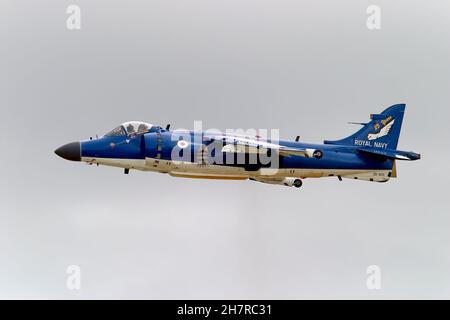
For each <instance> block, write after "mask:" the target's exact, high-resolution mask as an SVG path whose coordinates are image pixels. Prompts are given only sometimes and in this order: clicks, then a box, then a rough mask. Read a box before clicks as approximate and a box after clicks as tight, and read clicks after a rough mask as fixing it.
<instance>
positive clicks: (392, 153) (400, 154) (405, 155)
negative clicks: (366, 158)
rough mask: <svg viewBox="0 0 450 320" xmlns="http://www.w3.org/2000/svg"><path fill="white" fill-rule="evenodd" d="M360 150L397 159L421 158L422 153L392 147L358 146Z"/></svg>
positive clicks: (364, 152) (367, 153)
mask: <svg viewBox="0 0 450 320" xmlns="http://www.w3.org/2000/svg"><path fill="white" fill-rule="evenodd" d="M356 150H358V152H360V153H363V154H366V155H373V156H379V157H386V158H390V159H396V160H418V159H420V154H418V153H415V152H412V151H400V150H391V149H381V148H357V149H356Z"/></svg>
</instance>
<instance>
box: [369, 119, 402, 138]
mask: <svg viewBox="0 0 450 320" xmlns="http://www.w3.org/2000/svg"><path fill="white" fill-rule="evenodd" d="M394 121H395V119H393V120H392V121H391V122H389V123H388V124H387V125H385V126H384V127H383V128H381V129H380V131H379V132H377V133H369V134H368V135H367V139H369V140H375V139H378V138H381V137H384V136H386V135H387V134H388V133H389V131H391V128H392V125H393V124H394Z"/></svg>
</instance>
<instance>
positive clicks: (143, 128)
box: [138, 123, 148, 133]
mask: <svg viewBox="0 0 450 320" xmlns="http://www.w3.org/2000/svg"><path fill="white" fill-rule="evenodd" d="M147 131H148V126H147V125H146V124H145V123H141V124H140V125H139V127H138V133H143V132H147Z"/></svg>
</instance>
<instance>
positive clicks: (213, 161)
mask: <svg viewBox="0 0 450 320" xmlns="http://www.w3.org/2000/svg"><path fill="white" fill-rule="evenodd" d="M404 112H405V104H396V105H393V106H391V107H389V108H387V109H386V110H384V111H383V112H381V113H379V114H371V115H370V121H369V122H367V123H358V124H360V125H362V128H360V129H359V130H358V131H356V132H355V133H354V134H352V135H350V136H348V137H346V138H343V139H340V140H325V141H324V142H323V144H314V143H305V142H301V141H299V137H297V138H296V139H295V140H292V141H291V140H279V141H276V140H274V139H269V138H267V137H265V138H262V137H260V136H248V135H237V134H225V133H220V132H216V131H214V132H208V131H191V130H173V131H172V130H170V125H167V126H166V127H165V128H163V127H160V126H156V125H151V124H149V123H146V122H139V121H130V122H125V123H123V124H121V125H119V126H118V127H116V128H114V129H113V130H111V131H110V132H108V133H106V134H105V135H103V136H102V137H99V138H97V139H92V138H91V139H89V140H85V141H81V142H72V143H68V144H65V145H63V146H61V147H59V148H58V149H56V150H55V153H56V154H57V155H59V156H60V157H62V158H64V159H67V160H72V161H83V162H86V163H88V164H97V165H106V166H114V167H120V168H123V169H124V173H125V174H128V173H129V171H130V169H136V170H142V171H153V172H160V173H168V174H169V175H171V176H174V177H185V178H204V179H232V180H248V179H249V180H254V181H258V182H264V183H270V184H279V185H285V186H291V187H292V186H294V187H297V188H299V187H301V186H302V180H303V179H305V178H322V177H337V178H338V179H339V180H342V178H348V179H357V180H365V181H374V182H386V181H388V180H389V179H390V178H396V177H397V171H396V161H397V160H418V159H420V154H417V153H415V152H412V151H401V150H397V144H398V139H399V135H400V129H401V126H402V121H403V115H404Z"/></svg>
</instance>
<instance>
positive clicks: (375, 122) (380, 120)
mask: <svg viewBox="0 0 450 320" xmlns="http://www.w3.org/2000/svg"><path fill="white" fill-rule="evenodd" d="M405 107H406V106H405V104H396V105H393V106H391V107H389V108H387V109H386V110H384V111H383V112H382V113H380V114H371V115H370V119H371V121H370V122H369V123H366V124H364V126H363V127H362V128H361V129H360V130H358V131H357V132H355V133H354V134H352V135H351V136H349V137H347V138H344V139H341V140H335V141H329V140H325V141H324V143H325V144H336V145H351V146H361V147H374V148H383V149H392V150H395V149H397V144H398V138H399V136H400V129H401V127H402V121H403V114H404V113H405Z"/></svg>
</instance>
